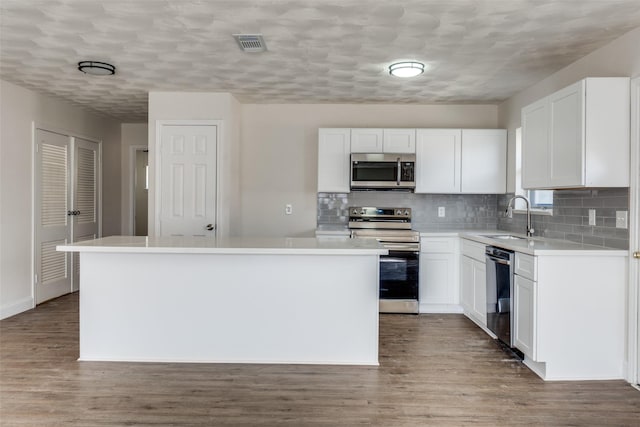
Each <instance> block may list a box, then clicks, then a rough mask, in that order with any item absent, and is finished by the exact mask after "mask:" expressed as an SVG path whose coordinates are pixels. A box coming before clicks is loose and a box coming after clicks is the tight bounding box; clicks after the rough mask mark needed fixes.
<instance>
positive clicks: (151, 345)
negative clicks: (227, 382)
mask: <svg viewBox="0 0 640 427" xmlns="http://www.w3.org/2000/svg"><path fill="white" fill-rule="evenodd" d="M58 250H59V251H65V252H80V277H81V279H80V360H95V361H140V362H217V363H312V364H354V365H377V364H378V261H379V260H378V257H379V255H381V254H386V253H387V250H386V249H383V248H381V247H380V246H379V245H378V244H377V243H376V242H368V241H363V240H355V239H316V238H264V239H251V238H206V237H194V238H187V237H162V238H152V237H132V236H112V237H106V238H102V239H97V240H93V241H85V242H80V243H74V244H69V245H63V246H58Z"/></svg>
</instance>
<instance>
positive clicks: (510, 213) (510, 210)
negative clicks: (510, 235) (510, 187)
mask: <svg viewBox="0 0 640 427" xmlns="http://www.w3.org/2000/svg"><path fill="white" fill-rule="evenodd" d="M515 199H522V200H524V202H525V203H526V204H527V237H531V236H533V232H534V231H535V230H534V229H533V228H531V204H530V203H529V199H527V198H526V197H524V196H520V195H515V196H513V197H512V198H511V200H509V203H507V210H506V212H505V213H506V214H507V217H509V218H513V208H512V207H511V203H513V201H514V200H515Z"/></svg>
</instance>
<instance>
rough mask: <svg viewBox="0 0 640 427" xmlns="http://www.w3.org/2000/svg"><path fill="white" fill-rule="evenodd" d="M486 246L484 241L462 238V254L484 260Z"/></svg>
mask: <svg viewBox="0 0 640 427" xmlns="http://www.w3.org/2000/svg"><path fill="white" fill-rule="evenodd" d="M485 248H486V245H485V244H484V243H478V242H473V241H471V240H466V239H462V255H466V256H468V257H470V258H473V259H475V260H478V261H480V262H484V261H485V259H484V254H485Z"/></svg>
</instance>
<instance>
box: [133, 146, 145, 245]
mask: <svg viewBox="0 0 640 427" xmlns="http://www.w3.org/2000/svg"><path fill="white" fill-rule="evenodd" d="M134 154H135V156H134V173H133V189H132V194H133V204H132V206H133V216H132V217H133V235H134V236H147V235H148V234H149V227H148V211H149V150H148V149H147V148H146V147H144V148H136V149H135V152H134Z"/></svg>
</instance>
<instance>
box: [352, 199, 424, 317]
mask: <svg viewBox="0 0 640 427" xmlns="http://www.w3.org/2000/svg"><path fill="white" fill-rule="evenodd" d="M349 229H350V230H351V237H352V238H356V239H376V240H377V241H378V242H380V243H381V244H382V245H383V246H384V247H385V248H386V249H388V250H389V255H381V256H380V312H381V313H418V271H419V270H418V268H419V258H420V233H419V232H417V231H413V230H411V209H409V208H375V207H351V208H349Z"/></svg>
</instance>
